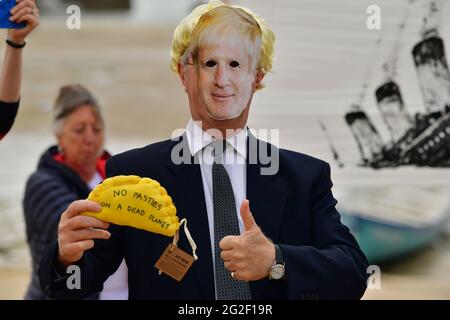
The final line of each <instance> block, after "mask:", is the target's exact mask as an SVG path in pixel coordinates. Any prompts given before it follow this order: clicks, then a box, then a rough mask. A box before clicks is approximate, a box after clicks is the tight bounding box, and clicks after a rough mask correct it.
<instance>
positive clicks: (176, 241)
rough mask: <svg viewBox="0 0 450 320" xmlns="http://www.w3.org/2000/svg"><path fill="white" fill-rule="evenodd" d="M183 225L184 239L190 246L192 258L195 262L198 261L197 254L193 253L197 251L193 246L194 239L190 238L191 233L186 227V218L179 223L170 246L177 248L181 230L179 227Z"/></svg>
mask: <svg viewBox="0 0 450 320" xmlns="http://www.w3.org/2000/svg"><path fill="white" fill-rule="evenodd" d="M183 223H184V233H185V234H186V238H187V239H188V241H189V244H190V245H191V249H192V256H193V257H194V259H195V260H197V259H198V256H197V254H196V253H195V251H196V250H197V245H196V244H195V241H194V239H193V238H192V236H191V233H190V232H189V229H188V227H187V220H186V218H184V219H182V220H181V221H180V228H179V229H178V230H177V231H176V232H175V235H174V236H173V241H172V244H173V245H174V246H177V244H178V239H179V238H180V229H181V225H182V224H183Z"/></svg>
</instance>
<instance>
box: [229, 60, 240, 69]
mask: <svg viewBox="0 0 450 320" xmlns="http://www.w3.org/2000/svg"><path fill="white" fill-rule="evenodd" d="M230 67H232V68H237V67H239V62H237V61H231V62H230Z"/></svg>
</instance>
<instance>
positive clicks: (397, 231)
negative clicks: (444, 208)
mask: <svg viewBox="0 0 450 320" xmlns="http://www.w3.org/2000/svg"><path fill="white" fill-rule="evenodd" d="M341 216H342V222H343V223H344V224H345V225H346V226H347V227H349V229H350V231H351V232H352V234H353V235H354V236H355V238H356V239H357V241H358V243H359V245H360V247H361V249H362V250H363V252H364V253H365V254H366V256H367V259H368V260H369V263H380V262H385V261H387V260H392V259H393V258H397V257H399V256H402V255H405V254H408V253H411V252H412V251H415V250H417V249H419V248H421V247H423V246H425V245H427V244H428V243H429V242H430V241H432V240H433V239H435V238H436V237H437V235H438V234H439V233H440V232H442V231H443V229H444V228H445V227H446V223H447V219H445V220H442V221H440V222H439V223H435V224H433V225H431V226H426V227H413V226H408V225H401V224H395V223H390V222H386V221H381V220H375V219H370V218H368V217H362V216H360V215H357V214H349V213H346V212H341Z"/></svg>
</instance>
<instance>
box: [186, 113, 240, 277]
mask: <svg viewBox="0 0 450 320" xmlns="http://www.w3.org/2000/svg"><path fill="white" fill-rule="evenodd" d="M247 135H248V134H247V128H245V129H243V130H240V131H239V132H238V133H237V134H235V135H234V136H232V137H229V138H228V139H227V140H226V141H227V148H226V149H225V151H224V153H223V165H224V167H225V169H226V170H227V173H228V176H229V177H230V181H231V186H232V188H233V193H234V199H235V202H236V213H237V216H238V221H239V230H240V232H241V233H242V232H243V230H244V224H243V222H242V218H241V214H240V208H241V204H242V201H243V200H244V199H245V198H246V194H247V192H246V190H247V174H246V172H247V166H246V158H247ZM186 136H187V141H188V144H189V150H190V152H191V155H192V156H195V155H197V156H198V161H199V163H200V170H201V173H202V182H203V192H204V194H205V202H206V211H207V214H208V225H209V236H210V240H211V253H212V258H213V265H214V270H215V263H214V255H215V249H214V206H213V186H212V164H213V156H212V150H213V147H212V146H211V145H210V144H211V142H212V141H214V138H213V137H212V136H211V135H210V134H209V133H208V132H205V131H203V130H202V128H201V127H200V126H199V124H198V123H196V122H195V121H193V120H192V119H191V120H190V121H189V123H188V125H187V127H186ZM193 236H194V240H195V235H193ZM214 279H215V276H214Z"/></svg>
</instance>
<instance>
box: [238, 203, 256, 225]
mask: <svg viewBox="0 0 450 320" xmlns="http://www.w3.org/2000/svg"><path fill="white" fill-rule="evenodd" d="M241 217H242V222H243V223H244V229H245V231H248V230H256V229H258V228H259V227H258V225H257V224H256V222H255V219H253V215H252V213H251V212H250V202H249V201H248V200H247V199H244V201H242V204H241Z"/></svg>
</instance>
